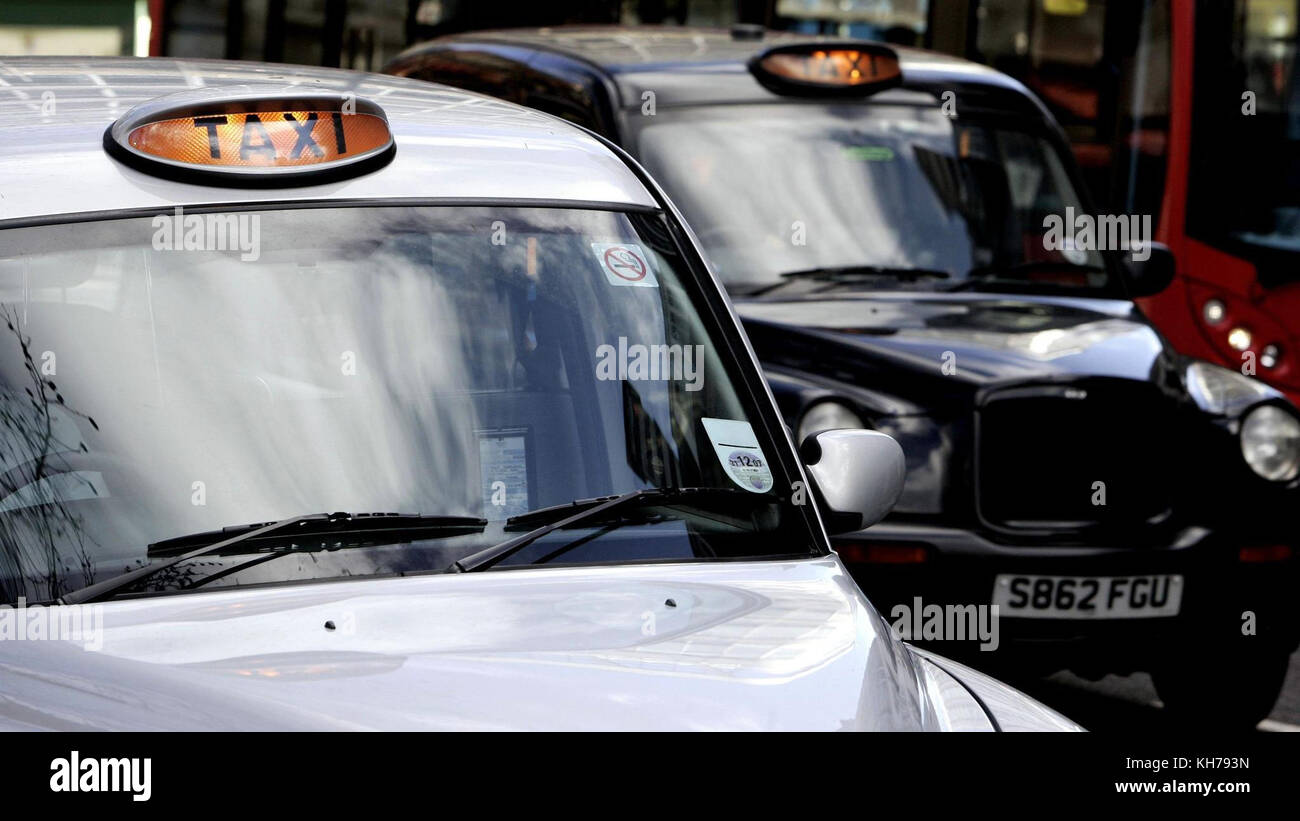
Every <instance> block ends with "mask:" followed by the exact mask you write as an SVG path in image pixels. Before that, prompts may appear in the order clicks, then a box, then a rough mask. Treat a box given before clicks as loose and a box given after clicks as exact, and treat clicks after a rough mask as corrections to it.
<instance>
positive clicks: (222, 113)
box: [104, 86, 395, 186]
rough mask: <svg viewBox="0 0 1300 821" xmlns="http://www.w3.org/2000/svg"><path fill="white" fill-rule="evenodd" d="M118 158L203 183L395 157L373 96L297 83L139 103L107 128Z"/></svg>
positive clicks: (280, 177)
mask: <svg viewBox="0 0 1300 821" xmlns="http://www.w3.org/2000/svg"><path fill="white" fill-rule="evenodd" d="M104 147H105V148H106V149H107V150H108V152H109V153H110V154H112V155H113V156H114V157H116V158H117V159H119V160H121V161H123V162H125V163H127V164H128V165H131V166H132V167H134V168H136V169H138V170H140V171H144V172H146V173H149V174H154V175H156V176H163V177H168V178H171V179H178V180H182V181H186V182H197V183H202V184H207V185H233V186H289V185H310V184H313V183H318V182H326V181H329V180H332V179H340V178H343V177H351V176H356V175H358V174H363V173H365V172H367V171H372V170H374V169H376V168H379V167H381V166H383V165H385V164H387V163H388V162H389V160H391V159H392V158H393V154H394V152H395V146H394V144H393V135H392V133H391V132H390V131H389V130H388V118H387V116H385V114H384V111H383V109H381V108H380V107H379V106H378V105H376V104H375V103H373V102H371V101H369V100H366V99H363V98H360V97H356V96H353V95H351V94H346V93H342V92H333V91H319V90H311V89H303V88H301V87H296V86H291V87H279V86H272V87H267V88H261V87H252V86H244V87H241V88H240V89H196V90H191V91H183V92H180V93H179V94H172V95H169V96H167V97H162V98H159V99H157V100H153V101H150V102H148V103H144V104H142V105H139V106H137V107H135V108H133V109H131V111H129V112H127V114H126V115H125V116H123V117H122V118H121V119H119V120H118V121H117V122H115V123H113V125H111V126H110V127H109V129H108V131H106V132H105V133H104Z"/></svg>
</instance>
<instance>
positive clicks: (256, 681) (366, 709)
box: [0, 557, 1071, 731]
mask: <svg viewBox="0 0 1300 821" xmlns="http://www.w3.org/2000/svg"><path fill="white" fill-rule="evenodd" d="M669 600H671V601H672V603H673V604H672V605H671V606H670V605H669V604H668V603H667V602H668V601H669ZM92 607H95V605H92ZM97 607H99V608H100V610H99V613H100V614H101V615H102V619H103V626H102V630H101V631H100V632H99V633H98V636H99V640H100V641H102V644H101V645H100V646H99V647H98V648H97V649H86V648H85V647H83V646H82V645H80V644H75V643H71V642H68V641H49V640H45V641H4V642H0V682H3V684H2V685H0V689H2V690H3V697H0V728H3V729H15V730H18V729H38V728H39V729H86V730H92V729H93V730H119V729H151V730H331V729H353V730H356V729H373V730H432V729H439V730H447V729H457V730H468V729H497V730H560V729H577V730H954V729H955V730H980V731H987V730H990V729H993V727H992V725H991V723H990V722H989V721H988V720H987V717H986V715H985V713H984V711H983V710H982V709H981V706H980V704H979V703H978V701H977V700H976V699H973V698H972V697H971V696H970V693H969V690H967V689H966V688H965V687H962V686H960V685H959V684H958V683H957V682H955V680H954V679H953V678H952V677H951V676H950V675H949V674H948V673H946V672H944V671H943V670H942V669H939V668H937V667H935V666H934V665H933V664H932V663H930V662H921V661H919V660H918V659H917V657H916V656H915V655H913V653H912V651H911V650H910V649H909V648H908V647H907V646H905V645H903V644H902V643H900V642H898V641H896V640H894V639H893V638H892V637H890V636H889V634H888V627H887V626H886V625H884V623H883V622H882V621H881V619H880V617H879V616H878V615H877V614H876V612H875V610H874V609H872V607H871V606H870V604H868V603H867V601H866V599H865V598H864V597H863V596H862V593H861V592H859V590H858V588H857V586H856V585H855V584H854V583H853V581H852V580H851V579H850V578H849V576H848V574H847V573H846V572H845V570H844V568H843V567H842V566H841V565H840V563H839V561H838V560H837V559H835V558H833V557H827V558H820V559H808V560H801V561H774V562H743V563H740V562H737V563H732V562H727V563H694V564H660V565H622V566H614V567H609V566H606V567H589V568H555V569H522V570H511V571H503V572H495V573H474V574H456V575H433V576H423V577H408V578H404V579H375V580H353V581H341V582H327V583H316V584H306V585H294V586H276V587H264V588H260V589H246V590H232V591H213V592H207V593H198V594H188V595H171V596H156V597H150V598H141V599H134V600H129V601H128V600H123V601H117V602H110V603H107V604H103V605H98V606H97ZM327 621H328V622H332V623H333V624H334V626H335V629H333V630H330V629H327V628H326V626H325V623H326V622H327ZM972 672H973V671H972ZM974 675H975V676H978V674H974ZM986 691H987V693H989V695H984V696H983V698H984V699H985V701H991V700H993V699H994V697H995V691H994V690H993V689H991V688H985V687H984V686H983V685H981V689H980V692H982V693H983V692H986ZM1006 692H1007V693H1010V694H1012V696H1015V698H1018V699H1020V700H1022V701H1025V699H1024V698H1023V697H1022V696H1016V695H1015V694H1014V693H1013V691H1010V690H1009V689H1008V690H1007V691H1006ZM1035 706H1036V705H1035ZM997 707H998V709H1000V710H1004V711H1006V712H1009V713H1014V712H1015V708H1014V703H1013V702H1012V701H1007V700H1006V699H1003V700H1002V701H999V702H998V703H997ZM1000 720H1002V719H1000ZM1012 725H1013V726H1014V727H1015V728H1017V729H1066V728H1069V726H1071V725H1069V723H1068V722H1065V721H1064V720H1063V719H1060V718H1059V717H1057V716H1055V714H1052V713H1050V711H1047V710H1046V709H1045V708H1043V709H1041V710H1028V709H1026V710H1023V711H1022V712H1021V714H1020V716H1019V717H1018V718H1016V719H1014V721H1013V722H1012Z"/></svg>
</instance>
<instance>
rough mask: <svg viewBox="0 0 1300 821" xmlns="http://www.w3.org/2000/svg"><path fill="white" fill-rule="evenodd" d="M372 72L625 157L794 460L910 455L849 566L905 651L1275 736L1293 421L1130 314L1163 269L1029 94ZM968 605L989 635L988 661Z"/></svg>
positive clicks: (1002, 85)
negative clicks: (826, 445) (676, 220)
mask: <svg viewBox="0 0 1300 821" xmlns="http://www.w3.org/2000/svg"><path fill="white" fill-rule="evenodd" d="M386 70H387V71H388V72H389V73H393V74H398V75H403V76H407V77H412V78H418V79H425V80H430V81H435V82H439V83H445V84H451V85H456V86H459V87H462V88H464V89H469V90H473V91H479V92H483V93H486V94H490V95H494V96H497V97H502V98H505V99H508V100H512V101H515V102H519V103H523V104H525V105H528V106H531V107H533V108H536V109H540V110H542V111H545V112H549V113H551V114H553V115H556V116H559V117H562V118H564V119H566V120H569V121H572V122H575V123H578V124H580V125H583V126H585V127H586V128H588V129H590V130H591V131H593V132H595V133H597V134H599V135H601V136H603V137H604V138H606V139H607V140H609V141H610V142H611V143H614V144H616V145H618V146H621V148H622V149H623V150H625V151H627V152H628V153H630V154H631V155H632V156H633V157H635V159H636V160H638V161H639V162H640V163H641V164H643V165H644V167H645V168H646V169H647V170H648V171H649V172H650V173H651V174H652V175H653V176H654V178H655V179H656V180H657V181H658V182H659V183H660V184H661V185H662V186H663V187H664V188H665V190H666V191H667V193H668V195H669V196H671V197H672V199H673V200H674V202H675V203H676V205H677V207H679V208H680V209H681V211H682V212H683V213H684V215H685V217H686V219H687V221H688V222H689V224H690V226H691V228H692V229H693V231H694V232H695V234H696V235H697V236H698V239H699V241H700V243H701V244H702V246H703V247H704V249H705V251H706V254H707V256H708V257H709V262H710V264H711V267H712V269H713V272H714V274H715V275H716V276H717V277H718V278H719V279H720V280H721V281H722V283H723V284H724V285H725V286H726V288H727V291H728V293H729V295H730V297H731V299H732V300H733V302H734V303H735V306H736V309H737V311H738V312H739V314H740V316H741V317H742V320H743V322H744V324H745V328H746V331H747V333H748V335H749V338H750V340H751V342H752V344H753V346H754V348H755V351H756V352H757V354H758V356H759V358H760V360H761V361H762V362H763V365H764V368H765V372H766V376H767V379H768V381H769V384H770V385H771V388H772V390H773V393H774V394H775V396H776V399H777V401H778V403H779V405H780V407H781V410H782V412H783V414H784V416H785V419H786V421H787V424H788V425H789V426H790V428H791V430H792V432H794V434H795V436H796V441H797V442H805V441H808V440H809V438H810V437H812V436H814V435H815V434H816V433H817V432H818V431H823V430H828V429H840V428H874V429H876V430H879V431H883V432H886V433H888V434H889V435H890V436H893V437H894V438H896V439H897V440H898V441H899V442H900V443H901V444H902V445H903V448H904V451H905V453H906V458H907V477H906V484H905V488H904V491H903V494H902V498H901V499H900V501H899V503H898V505H897V506H896V507H895V508H894V512H893V513H892V514H891V515H890V516H889V517H888V518H887V519H886V520H885V521H884V522H882V523H880V524H878V525H876V526H874V527H871V528H870V529H868V530H865V531H859V532H856V533H852V534H849V535H847V536H843V537H840V538H839V539H838V540H837V549H838V551H839V553H840V556H841V558H842V559H843V560H844V561H845V562H846V564H848V566H849V567H850V568H851V569H852V571H853V573H854V575H855V578H856V579H857V581H858V583H859V584H860V585H861V586H862V587H863V589H864V590H865V591H866V592H867V593H868V595H869V596H870V597H871V599H872V601H873V602H874V603H875V604H876V605H877V606H878V607H880V608H881V610H882V613H883V614H884V615H885V616H886V617H887V618H888V619H889V620H890V621H891V622H892V623H893V624H894V626H895V629H896V630H898V631H899V632H900V633H901V634H902V635H903V636H904V637H905V638H910V639H913V640H917V641H922V642H926V641H928V642H933V643H937V644H940V645H941V646H942V647H943V649H945V650H946V651H947V652H949V653H953V654H959V655H960V654H963V653H964V651H965V650H970V651H977V650H986V651H988V650H992V651H995V652H991V653H979V652H974V658H975V659H976V660H977V661H984V662H986V663H988V664H990V665H993V666H1001V665H1002V664H1003V663H1008V664H1014V665H1015V666H1016V667H1021V668H1028V669H1031V670H1043V671H1046V670H1055V669H1062V668H1070V669H1073V670H1074V671H1076V672H1078V673H1080V674H1083V675H1085V676H1100V675H1103V674H1105V673H1108V672H1131V671H1135V670H1146V671H1150V672H1152V674H1153V676H1154V677H1155V680H1156V683H1157V687H1158V688H1159V690H1160V694H1161V697H1162V699H1163V701H1164V702H1165V704H1166V706H1167V707H1171V708H1175V709H1186V710H1190V711H1197V712H1198V713H1199V712H1201V711H1202V710H1203V709H1204V708H1205V707H1206V705H1207V704H1211V703H1213V704H1214V705H1215V706H1214V714H1215V715H1216V716H1219V717H1221V718H1223V719H1225V720H1232V721H1241V722H1252V723H1253V722H1254V721H1257V720H1259V719H1260V718H1263V717H1264V716H1265V715H1267V713H1268V712H1269V709H1270V708H1271V706H1272V704H1273V701H1274V700H1275V698H1276V695H1277V693H1278V691H1279V688H1280V686H1281V684H1282V681H1283V678H1284V676H1285V673H1286V668H1287V659H1288V655H1289V654H1290V653H1291V651H1292V650H1293V649H1294V648H1295V646H1296V641H1297V633H1296V630H1297V626H1296V619H1295V617H1294V611H1293V609H1292V608H1291V607H1290V606H1288V604H1287V599H1288V595H1289V594H1290V592H1291V591H1292V590H1293V589H1294V587H1293V585H1294V580H1295V547H1296V541H1297V537H1296V532H1295V529H1294V527H1293V526H1292V524H1291V522H1293V521H1294V513H1293V511H1294V509H1295V500H1296V494H1297V488H1298V486H1300V478H1298V477H1300V418H1298V416H1297V412H1296V409H1295V408H1294V407H1293V406H1292V405H1290V404H1289V403H1288V402H1287V401H1286V400H1285V398H1283V397H1282V396H1281V395H1279V394H1278V393H1277V392H1275V391H1273V390H1272V389H1271V388H1269V387H1267V386H1266V385H1264V384H1262V383H1260V382H1258V381H1255V380H1253V379H1250V378H1248V377H1246V376H1243V375H1242V374H1240V373H1237V372H1234V371H1229V370H1225V369H1222V368H1219V367H1216V366H1213V365H1210V364H1208V363H1204V362H1198V361H1193V360H1190V359H1187V358H1185V357H1183V356H1181V355H1179V354H1178V353H1176V352H1175V351H1174V350H1173V349H1172V348H1171V347H1170V346H1169V345H1168V344H1167V343H1166V341H1165V340H1164V339H1162V337H1161V336H1160V335H1159V333H1158V332H1157V331H1156V330H1155V329H1154V328H1153V327H1152V325H1151V324H1150V323H1149V322H1148V321H1147V320H1146V319H1145V318H1144V317H1143V316H1142V314H1141V313H1140V311H1139V309H1138V308H1137V307H1136V305H1135V304H1134V302H1133V301H1132V300H1133V297H1135V296H1142V295H1147V294H1151V293H1156V292H1159V291H1160V290H1162V289H1163V288H1164V287H1165V285H1167V284H1168V282H1169V280H1170V277H1171V276H1172V271H1173V260H1172V257H1171V255H1170V254H1169V252H1168V250H1167V249H1165V248H1163V247H1162V246H1160V245H1159V244H1158V243H1155V242H1153V241H1152V239H1151V237H1150V236H1149V234H1147V233H1144V230H1143V229H1144V228H1146V227H1147V225H1149V223H1146V224H1144V223H1143V222H1142V221H1141V220H1139V219H1137V218H1135V217H1130V216H1127V215H1119V216H1116V215H1099V214H1096V213H1095V212H1094V211H1093V209H1092V208H1091V206H1090V204H1089V202H1088V199H1087V195H1086V192H1085V191H1084V190H1083V186H1082V183H1081V181H1080V178H1079V173H1078V169H1077V168H1076V166H1075V163H1074V161H1073V159H1072V157H1071V155H1070V152H1069V149H1068V146H1067V143H1066V142H1065V140H1064V138H1063V135H1062V133H1061V130H1060V128H1059V127H1058V125H1057V124H1056V123H1055V122H1054V120H1053V119H1052V117H1051V115H1050V114H1049V113H1048V112H1047V111H1046V109H1045V108H1044V107H1043V106H1042V104H1041V103H1040V102H1039V101H1038V100H1037V99H1036V98H1035V97H1034V96H1033V95H1032V94H1031V93H1029V92H1028V91H1027V90H1026V89H1025V88H1024V87H1023V86H1021V85H1020V84H1019V83H1017V82H1016V81H1015V80H1013V79H1011V78H1009V77H1007V76H1005V75H1003V74H1000V73H998V72H996V71H993V70H991V69H988V68H986V67H983V66H979V65H976V64H973V63H969V62H966V61H961V60H957V59H954V58H950V57H946V56H942V55H938V54H932V53H928V52H924V51H918V50H911V49H903V48H893V47H886V46H883V45H880V44H876V43H870V42H860V41H849V40H840V39H825V38H818V39H809V38H807V37H802V36H796V35H789V34H779V33H773V32H767V31H764V30H762V29H759V28H752V27H743V26H742V27H737V28H735V29H732V30H730V31H721V30H719V31H701V30H692V29H682V28H616V27H561V28H554V29H533V30H507V31H490V32H479V33H472V34H464V35H458V36H452V37H447V38H443V39H439V40H434V41H431V42H428V43H425V44H422V45H418V46H416V47H413V48H411V49H409V50H408V51H407V52H405V53H404V54H402V55H400V56H399V57H398V58H397V59H396V60H395V61H394V62H393V63H391V64H390V65H389V66H388V68H387V69H386ZM995 607H996V609H994V608H995ZM981 608H989V609H991V610H992V617H993V619H994V620H995V621H996V624H997V627H998V633H999V635H998V636H997V637H995V638H993V639H992V640H990V639H989V638H988V637H987V636H980V637H979V638H981V639H982V640H981V641H970V640H969V639H970V638H971V636H970V635H969V634H966V635H963V631H962V630H961V629H960V628H961V624H962V623H963V620H964V619H965V617H966V616H967V615H969V614H970V613H971V612H975V611H978V610H980V609H981ZM954 614H955V615H956V618H954ZM954 625H955V627H956V629H954ZM1229 693H1231V694H1232V695H1231V696H1228V695H1227V694H1229ZM1201 714H1202V715H1204V713H1201Z"/></svg>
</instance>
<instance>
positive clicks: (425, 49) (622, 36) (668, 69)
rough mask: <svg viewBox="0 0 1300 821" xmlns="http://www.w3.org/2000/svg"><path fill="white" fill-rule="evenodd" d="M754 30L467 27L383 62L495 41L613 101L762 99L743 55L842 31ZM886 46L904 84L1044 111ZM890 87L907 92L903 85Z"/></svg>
mask: <svg viewBox="0 0 1300 821" xmlns="http://www.w3.org/2000/svg"><path fill="white" fill-rule="evenodd" d="M744 31H745V32H746V33H756V32H757V31H758V30H755V29H745V30H744ZM761 33H762V37H761V38H760V37H752V36H750V37H746V36H744V35H743V34H740V33H739V31H737V32H733V30H730V29H705V28H689V27H680V26H555V27H549V28H523V29H499V30H487V31H475V32H467V33H464V34H455V35H450V36H447V37H442V38H439V39H437V40H431V41H429V42H426V43H421V44H418V45H416V46H412V47H411V48H409V49H407V50H406V51H404V52H402V54H400V55H398V56H397V57H396V58H395V59H394V60H393V63H392V64H391V65H393V66H399V65H402V64H406V63H409V62H410V61H412V60H413V59H416V58H418V57H419V56H420V55H421V54H424V53H429V52H433V51H436V50H438V49H440V48H443V47H446V46H449V45H451V46H466V45H470V44H482V45H488V46H493V45H495V46H500V47H503V48H507V49H509V50H511V51H513V52H516V53H517V52H518V51H520V50H526V51H531V52H534V53H537V54H543V53H545V54H549V55H556V56H561V57H565V58H568V59H570V60H573V61H575V62H578V63H581V64H583V65H585V66H587V67H590V68H592V69H595V70H597V71H599V72H601V73H603V74H605V75H606V76H607V78H608V79H609V80H610V81H611V82H612V84H613V85H614V86H615V87H616V88H618V89H619V91H621V92H622V94H621V96H622V98H623V99H622V100H621V101H620V105H627V106H632V105H638V106H639V105H640V104H641V96H640V94H641V92H642V91H644V90H653V91H655V93H656V97H657V102H658V104H661V105H674V104H700V103H710V102H714V103H718V102H745V101H763V100H771V99H773V98H775V97H777V95H775V94H774V93H773V92H771V91H769V90H767V89H765V88H764V87H763V86H761V85H760V84H759V83H758V82H757V81H756V80H755V79H754V78H753V76H752V75H750V73H749V70H748V68H747V63H748V62H749V60H750V59H751V58H753V57H754V56H756V55H758V54H760V53H761V52H763V51H766V50H767V49H769V48H771V47H773V46H777V45H793V44H798V43H828V42H834V41H836V40H840V39H842V38H838V37H832V36H822V35H806V34H794V33H790V32H780V31H762V32H761ZM888 47H889V48H891V49H893V50H894V51H895V52H896V53H897V54H898V57H899V65H900V67H901V68H902V71H903V87H904V89H912V90H913V91H917V90H922V91H927V92H928V91H932V90H934V89H936V88H953V89H959V88H960V89H967V90H969V89H982V90H995V91H998V92H1004V93H1003V94H1002V95H1001V97H1002V99H1003V100H1004V101H1006V104H1010V105H1014V106H1016V107H1018V108H1021V109H1024V108H1025V106H1028V107H1030V108H1032V109H1033V111H1034V112H1035V113H1041V114H1046V113H1047V111H1046V109H1045V108H1043V107H1042V105H1041V103H1039V102H1038V100H1037V98H1036V97H1034V96H1033V94H1032V93H1031V92H1029V91H1028V90H1027V89H1026V88H1025V87H1024V85H1022V84H1021V83H1020V82H1019V81H1017V80H1015V79H1014V78H1012V77H1009V76H1008V75H1006V74H1003V73H1001V72H999V71H996V70H994V69H991V68H989V67H988V66H984V65H981V64H979V63H974V62H971V61H969V60H963V59H961V58H958V57H952V56H950V55H946V54H942V53H939V52H934V51H926V50H923V49H916V48H906V47H902V46H896V45H892V44H889V45H888ZM534 67H536V66H534ZM886 93H887V94H889V93H891V92H886ZM892 94H893V96H895V97H903V98H905V97H907V96H908V95H907V94H906V92H903V93H901V94H900V93H899V92H897V91H895V92H892ZM911 96H913V97H914V96H915V94H913V95H911Z"/></svg>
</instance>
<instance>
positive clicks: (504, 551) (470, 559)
mask: <svg viewBox="0 0 1300 821" xmlns="http://www.w3.org/2000/svg"><path fill="white" fill-rule="evenodd" d="M701 498H713V499H727V500H730V501H744V502H748V503H750V504H753V503H754V501H755V500H759V501H762V500H767V501H770V499H769V498H768V497H765V496H762V495H759V494H756V493H749V492H747V491H743V490H738V489H736V488H713V487H678V488H671V487H667V488H642V489H640V490H631V491H628V492H627V493H623V494H620V495H618V496H602V497H599V498H596V499H577V500H574V501H573V502H571V503H569V504H567V505H559V506H556V507H550V508H543V509H542V510H537V511H531V512H529V513H521V514H519V515H518V516H514V517H512V518H510V519H508V520H506V527H507V528H509V527H511V525H518V524H520V523H522V522H526V521H536V520H545V519H550V520H551V521H549V522H547V523H546V524H543V525H541V526H539V527H536V528H534V529H532V530H529V531H528V532H527V533H523V534H520V535H519V536H515V537H514V538H513V539H507V540H506V541H504V542H501V543H500V544H495V545H492V546H491V547H489V548H486V549H484V550H480V551H479V552H477V553H472V554H470V555H469V556H466V557H465V558H463V559H460V560H458V561H455V562H453V563H452V564H451V566H450V567H448V568H447V570H446V571H445V572H447V573H469V572H472V571H475V570H486V569H488V568H490V567H492V566H493V565H495V564H497V563H498V562H501V561H502V560H504V559H508V558H509V557H510V556H512V555H514V554H515V553H517V552H519V551H520V550H522V549H524V548H525V547H527V546H528V545H530V544H532V543H533V542H535V541H537V540H538V539H540V538H542V537H543V536H546V535H548V534H550V533H552V532H554V531H556V530H561V529H563V528H566V527H572V526H573V525H575V524H580V523H582V522H591V521H599V520H600V519H601V518H602V517H604V516H606V515H607V514H609V513H610V512H611V511H613V510H614V509H615V508H618V507H624V506H627V505H630V504H632V503H634V502H635V503H638V504H649V505H681V504H685V503H689V502H693V501H698V500H699V499H701ZM575 508H576V512H570V511H574V510H575ZM557 517H558V518H557Z"/></svg>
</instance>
